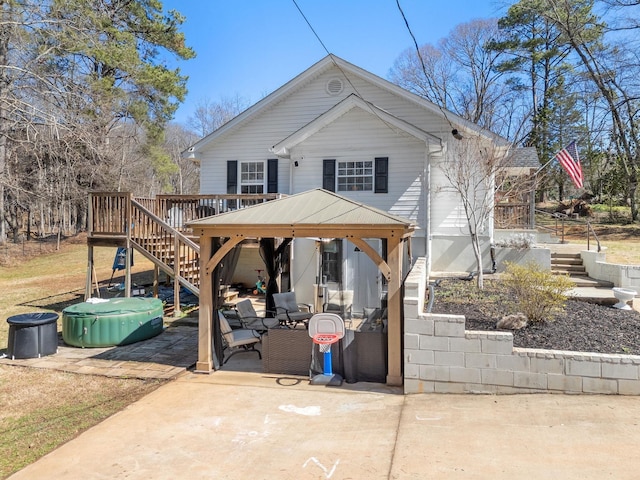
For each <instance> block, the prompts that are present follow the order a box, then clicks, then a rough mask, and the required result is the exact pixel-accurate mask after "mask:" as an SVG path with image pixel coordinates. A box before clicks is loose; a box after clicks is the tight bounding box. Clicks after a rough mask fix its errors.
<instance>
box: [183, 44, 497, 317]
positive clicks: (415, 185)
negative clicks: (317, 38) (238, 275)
mask: <svg viewBox="0 0 640 480" xmlns="http://www.w3.org/2000/svg"><path fill="white" fill-rule="evenodd" d="M454 133H455V135H454ZM460 136H462V138H463V139H464V138H471V137H473V138H476V139H480V141H481V142H485V143H486V145H490V146H491V147H492V148H498V149H502V151H504V152H506V151H507V150H508V148H509V142H507V140H505V139H503V138H501V137H499V136H496V135H494V134H492V133H490V132H488V131H486V130H483V129H481V128H479V127H478V126H477V125H474V124H472V123H470V122H468V121H465V120H464V119H462V118H460V117H458V116H456V115H454V114H453V113H451V112H448V111H445V110H443V109H441V108H439V107H438V106H437V105H435V104H433V103H431V102H429V101H427V100H425V99H424V98H421V97H419V96H417V95H415V94H412V93H410V92H408V91H406V90H404V89H402V88H400V87H398V86H397V85H394V84H393V83H390V82H388V81H387V80H384V79H382V78H380V77H378V76H376V75H373V74H371V73H369V72H367V71H365V70H363V69H361V68H359V67H357V66H355V65H352V64H350V63H348V62H346V61H345V60H342V59H340V58H338V57H336V56H334V55H329V56H327V57H325V58H324V59H322V60H321V61H319V62H318V63H316V64H315V65H313V66H312V67H311V68H309V69H308V70H306V71H304V72H303V73H301V74H300V75H298V76H297V77H295V78H294V79H293V80H291V81H289V82H288V83H286V84H285V85H283V86H282V87H281V88H279V89H278V90H276V91H275V92H273V93H272V94H270V95H269V96H267V97H265V98H264V99H262V100H261V101H259V102H258V103H256V104H255V105H253V106H252V107H250V108H249V109H247V110H246V111H244V112H243V113H241V114H240V115H238V116H237V117H235V118H234V119H232V120H231V121H229V122H228V123H226V124H225V125H223V126H222V127H220V128H219V129H217V130H216V131H214V132H213V133H211V134H210V135H208V136H206V137H204V138H203V139H201V140H200V141H198V142H197V143H196V144H194V145H193V146H192V147H191V148H190V149H189V156H190V157H191V158H195V159H196V160H197V161H199V162H200V169H201V173H200V175H201V180H200V182H201V183H200V193H202V194H208V193H282V194H295V193H300V192H304V191H308V190H311V189H316V188H324V189H326V190H330V191H335V192H336V193H338V194H340V195H341V196H344V197H347V198H349V199H352V200H354V201H357V202H359V203H363V204H366V205H369V206H372V207H375V208H377V209H380V210H383V211H386V212H388V213H390V214H393V215H395V216H399V217H404V218H406V219H409V220H411V222H413V223H414V224H415V225H416V227H417V228H416V232H415V235H414V237H413V239H412V243H411V255H412V257H413V258H417V257H419V256H424V257H426V258H427V265H428V269H429V270H430V271H456V272H460V271H471V270H475V269H476V267H475V260H474V257H473V252H472V249H471V245H470V240H469V233H468V227H467V221H466V217H465V216H464V213H463V211H462V209H461V203H460V200H459V195H458V194H456V193H454V192H452V191H450V190H447V189H446V188H445V187H446V185H447V180H446V178H445V177H444V175H443V170H442V168H441V167H442V165H443V164H444V163H445V162H448V161H450V159H451V158H452V157H451V156H452V155H454V154H455V151H456V149H457V148H458V146H459V145H461V140H460ZM483 235H484V242H483V245H484V249H485V250H488V248H489V243H490V241H491V239H492V238H491V237H492V222H488V225H487V228H486V230H485V232H484V233H483ZM371 244H372V246H373V247H374V248H376V249H377V250H378V251H380V252H381V254H383V253H384V246H383V245H381V241H380V240H372V241H371ZM293 252H294V253H293V255H294V260H295V261H294V262H293V265H294V266H293V268H294V271H293V272H292V276H291V281H292V286H293V288H294V289H295V291H296V292H297V293H298V298H299V299H301V300H306V301H310V300H311V297H312V296H313V295H314V290H313V288H314V287H313V285H314V284H318V283H321V284H329V285H332V284H337V285H338V287H339V288H341V289H353V290H354V291H355V298H354V307H355V308H360V309H362V308H363V307H366V306H375V305H376V303H377V302H379V299H380V298H382V297H383V296H384V292H383V290H384V285H383V283H384V282H382V281H381V279H380V276H379V273H378V270H377V268H376V266H375V265H374V264H373V263H372V262H371V261H370V260H368V259H366V257H365V256H363V255H361V253H360V252H359V250H358V249H357V248H354V247H353V245H349V243H348V242H346V241H344V240H338V241H335V240H332V239H318V240H316V241H314V240H308V239H296V240H295V242H294V250H293ZM253 258H254V259H255V261H256V263H255V266H254V267H253V269H259V268H261V267H260V264H259V259H258V257H257V256H254V257H253ZM252 261H253V260H246V259H245V264H244V265H243V266H244V268H245V270H247V269H248V270H249V271H252V269H251V265H250V263H251V262H252ZM247 262H248V263H247ZM241 264H242V261H241Z"/></svg>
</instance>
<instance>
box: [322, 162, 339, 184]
mask: <svg viewBox="0 0 640 480" xmlns="http://www.w3.org/2000/svg"><path fill="white" fill-rule="evenodd" d="M322 188H324V189H325V190H329V191H330V192H335V191H336V161H335V159H332V160H327V159H325V160H323V161H322Z"/></svg>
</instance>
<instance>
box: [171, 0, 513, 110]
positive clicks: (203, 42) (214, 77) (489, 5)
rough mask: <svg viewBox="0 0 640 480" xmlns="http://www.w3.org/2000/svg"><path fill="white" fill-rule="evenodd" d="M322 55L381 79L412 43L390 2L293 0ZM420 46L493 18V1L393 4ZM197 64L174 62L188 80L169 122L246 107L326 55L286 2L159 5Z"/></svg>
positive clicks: (217, 0) (211, 0) (174, 0)
mask: <svg viewBox="0 0 640 480" xmlns="http://www.w3.org/2000/svg"><path fill="white" fill-rule="evenodd" d="M297 4H298V6H299V7H300V9H301V10H302V12H303V13H304V14H305V16H306V17H307V20H308V21H309V23H310V24H311V25H312V26H313V28H314V30H315V31H316V33H317V34H318V36H319V37H320V39H321V40H322V42H323V43H324V45H325V46H326V48H327V50H329V52H331V53H333V54H335V55H337V56H339V57H341V58H343V59H344V60H347V61H348V62H351V63H353V64H355V65H357V66H359V67H361V68H364V69H365V70H368V71H370V72H372V73H374V74H376V75H378V76H380V77H383V78H387V75H388V72H389V69H390V68H391V67H392V66H393V63H394V61H395V60H396V58H397V57H398V56H399V55H400V53H402V52H403V51H404V50H405V49H406V48H410V47H413V41H412V39H411V36H410V35H409V32H408V30H407V29H406V26H405V24H404V20H403V19H402V16H401V14H400V11H399V10H398V7H397V4H396V0H297ZM400 5H401V7H402V9H403V10H404V13H405V15H406V17H407V20H408V21H409V25H410V27H411V30H412V31H413V34H414V35H415V36H416V39H417V41H418V44H419V45H423V44H425V43H432V44H435V43H437V42H438V40H440V39H441V38H443V37H445V36H446V35H447V34H448V33H449V32H450V31H451V30H452V29H453V28H454V27H455V26H456V25H459V24H461V23H466V22H469V21H471V20H474V19H477V18H490V17H498V16H500V13H501V10H500V9H499V7H498V6H497V3H496V1H495V0H455V1H451V0H449V1H442V0H400ZM164 7H165V9H175V10H178V11H179V12H180V13H182V14H183V15H184V16H186V21H185V23H184V24H183V25H182V31H183V32H184V33H185V36H186V40H187V44H188V45H189V46H190V47H192V48H194V49H195V51H196V54H197V56H196V58H194V59H192V60H189V61H186V62H179V63H177V64H176V63H173V65H177V66H179V67H180V69H181V72H182V73H183V74H186V75H188V76H189V82H188V89H189V93H188V95H187V98H186V101H185V102H184V103H183V104H182V105H181V106H180V108H179V109H178V112H177V113H176V118H175V120H176V121H177V122H179V123H186V121H187V118H188V117H189V116H190V115H191V114H192V113H193V111H194V109H195V107H196V104H197V103H198V101H201V100H203V99H204V98H208V99H210V100H212V101H218V100H220V99H221V98H223V97H226V98H232V97H235V96H236V95H238V96H240V97H242V98H244V99H246V100H248V101H249V103H250V104H253V103H255V102H257V101H258V100H260V99H261V98H262V97H264V96H265V95H267V94H269V93H271V92H273V91H274V90H276V89H277V88H279V87H280V86H282V85H283V84H285V83H286V82H288V81H289V80H291V79H292V78H294V77H295V76H296V75H298V74H300V73H302V72H303V71H304V70H306V69H307V68H309V67H310V66H311V65H313V64H314V63H316V62H317V61H318V60H320V59H322V58H323V57H325V56H326V54H327V53H326V51H325V49H324V48H323V46H322V44H320V42H319V41H318V39H317V38H316V37H315V35H314V34H313V32H312V31H311V29H310V28H309V26H308V25H307V23H306V21H305V19H304V18H303V17H302V15H301V14H300V12H299V11H298V9H297V7H296V5H295V3H294V2H293V0H165V1H164Z"/></svg>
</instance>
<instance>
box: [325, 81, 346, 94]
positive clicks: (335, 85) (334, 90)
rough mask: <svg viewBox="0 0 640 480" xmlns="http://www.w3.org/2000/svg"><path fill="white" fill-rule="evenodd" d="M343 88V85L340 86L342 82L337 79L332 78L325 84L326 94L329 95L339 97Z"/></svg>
mask: <svg viewBox="0 0 640 480" xmlns="http://www.w3.org/2000/svg"><path fill="white" fill-rule="evenodd" d="M343 88H344V85H343V84H342V80H341V79H339V78H332V79H331V80H329V81H328V82H327V93H328V94H329V95H340V94H341V93H342V89H343Z"/></svg>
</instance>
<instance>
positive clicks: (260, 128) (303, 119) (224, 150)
mask: <svg viewBox="0 0 640 480" xmlns="http://www.w3.org/2000/svg"><path fill="white" fill-rule="evenodd" d="M338 76H339V77H343V74H342V72H340V71H339V70H338V69H336V68H335V67H334V68H333V69H331V70H329V71H327V72H326V73H324V74H322V75H320V76H319V77H317V78H315V79H313V80H312V81H310V82H309V83H308V84H307V85H304V86H303V87H301V88H299V89H298V90H297V91H295V92H292V93H291V94H290V95H289V96H287V97H286V98H284V99H283V100H282V101H280V102H278V103H276V104H274V105H271V106H270V107H269V108H267V109H265V110H263V111H262V112H260V113H259V114H258V115H256V116H254V117H253V118H252V119H250V121H248V122H247V123H245V124H244V125H240V126H238V127H237V128H235V129H233V131H231V132H229V133H228V134H227V135H225V136H223V137H221V138H219V139H217V140H216V141H215V144H214V145H210V147H209V148H207V150H206V151H204V152H203V153H202V155H201V173H200V191H201V193H224V192H226V161H227V160H238V161H259V160H264V161H266V160H267V159H268V158H275V156H274V155H273V154H272V153H270V152H269V148H271V147H272V146H273V145H275V144H276V143H278V142H280V141H282V140H284V139H285V138H287V137H288V136H289V135H291V134H292V133H294V132H296V131H297V130H299V129H300V128H302V127H303V126H305V125H306V124H308V123H310V122H311V121H313V120H314V119H315V118H317V117H318V116H320V115H321V114H322V113H324V112H326V111H327V110H329V109H330V108H331V107H333V106H334V105H335V104H337V103H338V102H340V101H341V100H343V99H344V98H346V97H347V96H348V95H350V94H351V93H357V94H358V95H359V96H361V97H362V98H364V99H365V100H367V101H370V102H371V103H373V104H375V105H376V106H378V107H381V108H383V109H385V110H387V111H388V112H390V113H392V114H394V115H397V116H398V117H399V118H403V119H405V120H407V121H408V122H410V123H414V124H415V125H416V126H418V127H420V128H422V129H423V130H425V131H428V132H430V133H432V134H435V135H437V136H440V137H444V138H446V135H450V127H448V125H447V124H446V122H444V121H443V120H442V119H441V118H438V117H437V116H436V115H430V114H429V112H425V110H424V109H423V108H421V107H419V106H418V105H416V104H413V103H411V102H409V101H407V100H404V99H401V98H399V97H397V96H396V95H394V94H392V93H390V92H387V91H384V90H382V89H380V88H378V87H377V86H375V85H370V84H368V83H366V82H364V81H363V80H360V79H358V78H354V77H350V81H351V83H352V84H353V85H354V86H355V89H356V90H354V89H353V88H352V86H351V84H350V83H349V82H346V81H345V82H344V85H345V88H344V91H343V92H342V93H341V94H340V95H339V96H331V95H329V94H327V93H326V91H325V85H326V83H327V81H328V80H329V79H331V78H335V77H338ZM355 127H356V129H357V130H361V128H359V127H358V126H357V125H356V126H355ZM331 143H332V142H330V143H329V144H331ZM396 143H397V142H396ZM391 156H392V155H391V154H389V157H390V158H391ZM288 167H289V160H287V159H280V161H279V167H278V169H279V179H278V181H279V191H280V192H281V193H289V192H288V190H289V180H288V178H287V175H288ZM296 175H298V174H297V173H296ZM320 186H321V184H320ZM298 191H299V190H298ZM402 203H403V202H402V201H401V202H400V207H399V208H400V209H401V210H406V206H404V207H403V206H402Z"/></svg>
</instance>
